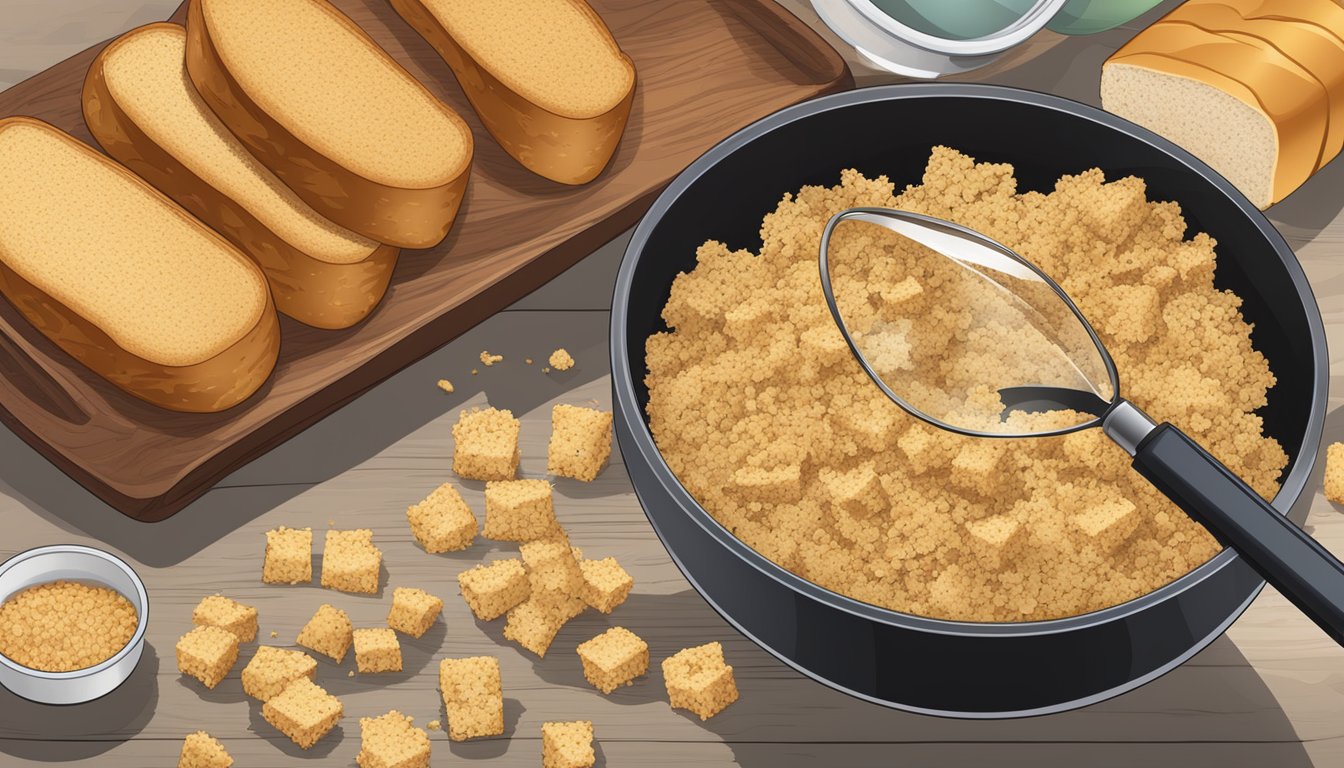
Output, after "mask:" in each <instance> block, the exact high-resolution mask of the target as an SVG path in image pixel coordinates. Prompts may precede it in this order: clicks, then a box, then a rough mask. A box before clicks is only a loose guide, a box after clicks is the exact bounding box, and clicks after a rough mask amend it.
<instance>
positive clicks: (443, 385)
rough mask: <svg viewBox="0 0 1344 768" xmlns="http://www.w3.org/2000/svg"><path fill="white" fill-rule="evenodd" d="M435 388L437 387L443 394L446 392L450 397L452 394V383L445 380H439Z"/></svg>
mask: <svg viewBox="0 0 1344 768" xmlns="http://www.w3.org/2000/svg"><path fill="white" fill-rule="evenodd" d="M435 386H437V387H438V388H439V389H442V390H443V391H444V392H447V393H448V394H450V395H451V394H453V382H451V381H449V380H447V379H439V381H438V384H436V385H435Z"/></svg>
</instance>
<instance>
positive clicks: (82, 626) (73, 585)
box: [0, 580, 257, 672]
mask: <svg viewBox="0 0 1344 768" xmlns="http://www.w3.org/2000/svg"><path fill="white" fill-rule="evenodd" d="M208 599H209V598H207V600H208ZM219 600H221V601H223V602H224V603H228V604H231V605H232V606H236V607H237V608H238V609H245V610H233V609H226V610H227V612H228V615H227V616H225V617H224V618H227V619H229V621H230V622H232V623H231V624H230V626H227V627H224V628H223V629H224V630H225V631H228V632H230V633H231V635H243V634H245V633H246V631H247V626H248V625H249V624H248V616H247V615H244V614H245V613H246V611H250V612H251V613H250V626H251V632H252V634H253V636H255V635H256V626H257V618H256V610H255V609H250V608H246V607H245V606H239V605H238V604H237V603H234V602H233V601H232V600H228V599H227V598H219ZM200 610H201V609H200V608H197V612H198V614H199V612H200ZM193 618H195V617H193ZM138 623H139V615H138V614H137V613H136V610H135V606H134V605H132V604H131V601H130V600H127V599H126V598H125V597H124V596H123V595H122V594H121V593H120V592H117V591H116V590H114V589H109V588H107V587H98V586H90V585H87V584H82V583H80V582H77V581H64V580H61V581H52V582H48V583H46V584H37V585H34V586H31V587H27V588H25V589H22V590H19V591H18V592H16V593H14V594H12V595H10V596H9V597H8V598H6V599H5V601H4V604H3V605H0V653H2V654H4V655H5V656H6V657H8V658H10V659H13V660H14V661H16V662H18V663H19V664H22V665H23V666H25V667H28V668H30V669H37V670H41V671H43V672H72V671H74V670H77V669H87V668H88V667H92V666H94V665H96V664H101V663H102V662H104V661H106V660H108V659H110V658H112V657H113V656H115V655H117V653H118V652H119V651H121V649H122V648H125V647H126V644H127V643H128V642H130V640H131V638H132V637H133V636H134V635H135V628H136V626H137V624H138ZM196 623H197V624H204V623H207V622H204V621H196ZM235 639H236V638H235ZM234 647H235V649H236V648H237V644H236V643H235V645H234Z"/></svg>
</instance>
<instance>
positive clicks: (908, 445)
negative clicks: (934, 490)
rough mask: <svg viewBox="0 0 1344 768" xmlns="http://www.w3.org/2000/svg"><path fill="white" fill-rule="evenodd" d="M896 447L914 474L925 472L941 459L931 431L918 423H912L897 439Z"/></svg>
mask: <svg viewBox="0 0 1344 768" xmlns="http://www.w3.org/2000/svg"><path fill="white" fill-rule="evenodd" d="M896 447H897V448H900V449H901V453H903V454H905V459H906V461H907V462H908V463H909V465H910V468H911V469H912V470H914V472H915V474H916V475H921V474H923V473H925V472H927V471H928V470H929V469H930V468H931V467H933V466H934V465H936V464H937V463H938V462H940V461H942V460H943V457H942V453H941V451H940V450H939V448H938V444H937V440H936V439H935V438H934V435H933V433H932V432H931V431H930V430H929V429H928V428H927V427H924V426H922V425H920V424H915V425H912V426H911V427H910V428H909V429H907V430H906V431H905V432H904V433H903V434H902V435H901V436H900V437H899V438H898V439H897V440H896Z"/></svg>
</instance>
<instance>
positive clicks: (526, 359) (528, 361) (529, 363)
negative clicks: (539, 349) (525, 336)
mask: <svg viewBox="0 0 1344 768" xmlns="http://www.w3.org/2000/svg"><path fill="white" fill-rule="evenodd" d="M523 362H524V363H527V364H528V365H531V364H532V358H530V357H525V358H523Z"/></svg>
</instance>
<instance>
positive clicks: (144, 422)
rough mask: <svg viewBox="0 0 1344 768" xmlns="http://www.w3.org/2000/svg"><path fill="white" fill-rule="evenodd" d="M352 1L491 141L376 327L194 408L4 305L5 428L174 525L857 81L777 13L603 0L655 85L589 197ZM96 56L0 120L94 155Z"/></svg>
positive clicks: (751, 6)
mask: <svg viewBox="0 0 1344 768" xmlns="http://www.w3.org/2000/svg"><path fill="white" fill-rule="evenodd" d="M336 5H337V6H338V7H340V8H341V9H342V10H343V11H345V12H346V13H347V14H348V15H349V16H350V17H351V18H352V19H353V20H354V21H355V22H357V23H358V24H359V25H360V26H361V27H362V28H364V30H365V31H367V32H368V33H369V34H370V35H371V36H372V37H373V38H374V39H375V40H376V41H377V42H378V43H379V44H380V45H382V46H383V47H384V48H386V49H387V51H388V52H389V53H390V54H392V55H393V57H395V58H396V59H397V60H398V61H399V62H401V63H402V64H403V65H404V66H405V67H406V68H407V69H408V70H409V71H410V72H411V74H413V75H414V76H415V77H416V78H418V79H419V80H420V81H421V82H423V83H424V84H425V85H426V86H427V87H429V89H430V90H431V91H433V92H434V93H435V94H436V95H438V96H439V97H440V98H442V99H444V100H445V101H446V102H448V103H449V104H451V105H452V106H454V107H455V108H456V109H458V111H459V112H460V113H461V114H462V115H463V116H464V117H466V118H467V119H468V121H469V122H470V123H471V126H472V130H473V132H474V134H475V135H476V144H477V150H476V157H475V162H474V170H473V174H472V178H471V181H470V183H469V185H468V191H467V195H466V199H465V200H464V202H463V204H462V209H461V212H460V214H459V216H458V220H457V223H456V225H455V226H454V228H453V230H452V231H451V232H450V233H449V235H448V237H447V238H446V239H445V240H444V241H443V242H442V243H440V244H439V245H437V246H435V247H433V248H429V249H426V250H420V251H403V252H402V255H401V258H400V260H399V262H398V264H397V269H396V271H395V272H394V274H393V276H392V284H391V287H390V288H389V289H388V293H387V297H386V298H385V299H384V301H383V303H382V304H381V305H380V306H379V307H378V308H377V309H375V310H374V312H373V314H372V315H371V316H370V317H369V318H368V319H367V320H366V321H364V322H363V323H361V324H359V325H357V326H355V327H354V328H351V329H347V330H343V331H322V330H317V329H314V328H310V327H307V326H303V325H301V324H298V323H295V322H293V321H289V320H285V321H284V324H283V343H282V345H281V353H280V361H279V363H278V365H277V367H276V372H275V374H274V375H273V376H272V378H271V380H270V381H268V382H267V383H266V384H265V385H264V386H263V387H262V389H261V390H260V391H259V392H258V393H257V394H256V395H254V396H253V397H251V398H249V399H248V400H247V401H245V402H244V403H242V404H241V405H239V406H237V407H235V408H233V409H230V410H229V411H226V412H224V413H220V414H194V415H184V414H174V413H167V412H164V411H162V410H160V409H157V408H155V407H153V406H150V405H147V404H145V403H142V402H139V401H136V400H135V399H134V398H131V397H128V396H126V395H124V394H123V393H121V392H120V391H118V390H116V389H115V388H114V387H112V386H111V385H109V384H107V383H106V382H104V381H102V380H101V379H99V378H98V377H97V376H96V375H94V374H92V373H91V372H89V371H88V370H86V369H84V368H83V367H82V366H80V365H79V364H77V363H75V362H74V361H73V360H72V359H71V358H69V357H68V356H66V355H65V354H64V353H61V352H60V351H59V350H58V349H56V348H55V347H54V345H52V344H50V343H49V342H48V341H47V340H46V339H45V338H44V337H42V336H41V334H39V333H37V332H36V331H35V330H34V329H33V328H31V327H30V326H29V325H28V324H27V323H26V322H24V321H23V319H22V318H21V317H20V316H18V314H17V313H16V312H15V311H14V310H13V308H12V307H11V306H10V305H8V304H7V303H0V333H2V334H3V335H4V337H5V339H4V341H3V342H0V421H3V422H4V423H5V425H7V426H8V427H9V428H10V429H12V430H13V431H15V432H16V433H18V434H20V435H22V436H23V437H24V439H25V440H26V441H28V442H29V443H30V444H32V445H33V446H34V447H36V448H37V450H38V451H40V452H41V453H43V455H45V456H47V457H48V458H49V459H50V460H51V461H53V462H54V463H56V464H57V465H58V466H60V467H61V468H62V469H63V470H64V471H65V472H67V473H68V474H70V475H71V476H72V477H73V478H75V479H76V480H77V481H79V482H81V483H83V484H84V485H85V486H87V487H88V488H89V489H90V490H91V491H92V492H93V493H94V494H95V495H97V496H98V497H100V498H101V499H103V500H104V501H106V502H107V503H108V504H110V505H111V506H113V507H115V508H117V509H119V510H120V511H122V512H124V513H126V514H128V515H130V516H133V517H136V518H138V519H142V520H159V519H162V518H164V517H167V516H168V515H171V514H172V513H174V512H176V511H177V510H179V509H181V508H182V507H183V506H184V505H185V504H187V503H188V502H190V501H191V500H192V499H194V498H196V497H197V496H199V495H200V494H201V493H203V492H204V491H205V490H206V489H207V488H209V487H210V485H212V484H213V483H214V482H216V481H218V480H219V479H220V478H222V477H224V476H225V475H226V474H228V472H230V471H232V470H233V469H235V468H237V467H238V466H240V465H241V464H243V463H246V462H247V461H248V460H250V459H252V458H255V457H256V456H257V455H259V454H261V453H264V452H265V451H267V450H269V449H271V448H273V447H274V446H275V445H277V444H279V443H281V442H283V441H284V440H286V439H288V438H289V437H292V436H293V435H294V434H296V433H298V432H299V431H301V430H303V429H304V428H306V427H308V426H310V425H311V424H312V423H314V422H315V421H317V420H318V419H320V418H322V417H323V416H325V415H327V414H328V413H330V412H331V411H333V410H335V409H337V408H339V407H340V406H341V405H343V404H345V403H346V402H348V401H349V400H350V399H351V398H353V397H355V396H357V395H358V394H359V393H360V392H363V391H364V390H366V389H368V388H369V387H370V386H372V385H373V384H375V383H377V382H378V381H380V380H382V379H384V378H386V377H387V376H389V375H391V374H392V373H394V372H396V371H398V370H400V369H401V368H403V367H405V366H406V365H407V364H408V363H410V362H412V361H414V360H416V359H417V358H419V357H422V356H423V355H424V354H426V353H427V352H429V351H431V350H433V349H435V348H436V347H438V346H440V345H442V344H443V343H445V342H446V341H448V340H450V339H452V338H454V337H456V336H458V335H459V334H461V333H462V332H463V331H465V330H467V329H468V328H470V327H472V326H473V325H475V324H477V323H479V322H480V321H481V320H483V319H485V318H487V317H489V316H490V315H491V314H492V313H494V312H495V311H497V310H499V309H501V308H503V307H504V306H506V305H508V304H509V303H510V302H512V301H515V300H517V299H518V298H520V297H522V296H524V295H526V294H527V293H528V292H530V291H531V290H533V289H534V288H536V287H538V286H539V285H541V284H543V283H545V282H546V281H547V280H549V279H550V278H552V277H554V276H555V275H556V274H558V273H559V272H561V271H562V270H563V269H565V268H566V267H568V266H570V265H572V264H573V263H574V262H576V261H578V260H579V259H581V258H582V257H583V256H585V255H587V254H588V253H590V252H591V251H592V250H593V249H594V248H596V247H597V246H599V245H601V244H602V243H604V242H606V241H607V240H609V239H611V238H612V237H614V236H615V235H617V234H619V233H620V232H621V231H623V230H624V229H626V228H627V227H629V226H630V225H631V224H632V223H634V221H635V219H636V218H637V217H638V216H639V214H640V213H642V211H643V210H644V208H645V207H647V205H648V204H649V203H650V202H651V201H652V198H653V196H654V195H655V194H656V193H657V192H658V191H659V190H660V189H661V187H662V186H663V185H664V184H666V182H667V181H669V180H670V179H671V178H672V177H673V176H674V175H676V173H677V172H679V171H680V170H681V169H682V168H683V167H685V166H686V165H687V164H688V163H689V162H690V161H691V160H693V159H695V157H697V156H698V155H699V154H700V153H701V152H703V151H704V150H706V149H708V148H709V147H710V146H711V145H713V144H714V143H715V142H717V141H719V140H720V139H722V138H724V137H725V136H727V135H728V134H729V133H731V132H732V131H734V130H736V129H737V128H740V127H742V126H744V125H746V124H747V123H749V122H751V121H752V120H755V119H757V118H759V117H762V116H764V115H766V114H768V113H770V112H772V111H774V110H776V109H778V108H780V107H783V106H786V105H788V104H792V103H794V102H797V101H801V100H803V99H806V98H808V97H810V96H814V95H817V94H819V93H824V92H827V91H832V90H837V89H840V88H844V87H848V86H849V85H850V82H851V81H850V79H849V74H848V70H847V69H846V67H845V65H844V62H843V60H842V59H841V58H840V57H839V56H838V54H836V53H835V52H834V51H833V50H831V49H830V48H829V47H828V46H827V45H826V44H825V43H824V42H822V41H821V40H820V38H818V37H816V36H815V35H814V34H813V33H812V32H811V30H810V29H808V27H806V26H805V25H803V24H802V23H800V22H799V21H797V19H795V18H793V17H792V16H791V15H789V14H788V12H787V11H784V10H782V9H781V8H779V7H778V6H776V5H774V4H773V3H771V2H769V1H768V0H692V1H689V2H679V3H676V4H675V5H672V4H653V5H650V4H647V3H641V2H637V0H599V1H598V2H594V3H593V5H594V7H595V8H596V9H597V10H598V11H599V12H600V13H601V14H602V16H603V18H604V19H605V20H606V22H607V24H608V25H609V26H610V27H611V29H612V31H613V34H614V35H615V36H616V38H617V39H618V40H620V42H621V45H622V46H623V48H624V49H625V50H626V51H627V52H628V54H629V55H630V57H631V58H632V59H633V60H634V62H635V65H636V67H637V68H638V70H639V86H638V88H637V91H636V94H635V102H634V106H633V111H632V114H631V119H630V123H629V126H628V127H627V129H626V132H625V136H624V138H623V139H622V142H621V145H620V147H619V148H618V150H617V152H616V155H615V157H614V158H613V160H612V163H611V165H610V166H609V167H608V168H607V170H606V171H604V173H603V174H602V175H601V176H600V177H599V178H598V179H597V180H595V181H593V182H592V183H590V184H588V185H586V186H583V187H578V188H575V187H566V186H564V185H560V184H556V183H554V182H550V181H546V180H544V179H541V178H539V177H536V176H534V175H532V174H531V173H529V172H528V171H526V170H524V169H523V168H522V167H521V166H519V165H518V164H517V163H516V162H515V161H514V160H513V159H512V158H510V157H508V155H506V154H505V153H504V152H503V150H501V149H500V148H499V146H498V145H496V144H495V143H494V142H493V141H491V140H490V138H489V137H488V135H487V134H486V133H485V132H484V130H483V129H481V127H480V123H479V121H478V120H476V118H475V116H474V114H473V113H472V111H471V109H470V108H469V106H468V105H467V104H466V103H465V98H464V97H463V95H462V92H461V90H460V89H459V88H458V86H457V83H456V82H455V81H454V79H453V77H452V74H451V72H450V70H449V69H448V67H447V65H446V64H445V63H444V62H443V61H442V60H441V59H440V58H439V56H438V54H436V53H435V52H434V51H433V49H432V48H430V46H429V45H428V44H427V43H426V42H425V41H424V40H422V39H421V38H420V37H419V36H418V35H416V34H415V33H414V32H413V31H412V30H411V29H410V28H409V27H408V26H407V25H406V24H405V22H403V21H402V20H401V19H400V18H398V17H397V16H396V14H395V13H394V12H393V11H392V9H391V8H390V6H389V5H388V4H387V3H385V2H383V0H339V1H338V2H336ZM181 17H182V11H181V10H179V12H178V13H177V14H176V15H175V19H176V20H181ZM762 18H769V19H771V23H770V24H762V23H759V22H760V20H761V19H762ZM100 47H101V46H95V47H94V48H91V49H89V50H87V51H84V52H83V53H80V54H78V55H77V56H74V57H72V58H71V59H69V60H67V61H65V62H62V63H61V64H58V65H56V66H55V67H53V68H51V69H50V70H48V71H46V72H44V73H43V74H41V75H38V76H36V77H34V78H31V79H29V80H27V81H25V82H23V83H20V84H19V85H17V86H14V87H13V88H10V89H9V90H7V91H5V92H4V93H3V94H0V116H6V115H10V114H28V115H33V116H35V117H39V118H42V119H44V120H47V121H48V122H51V123H53V124H55V125H57V126H58V127H60V128H63V129H65V130H68V131H70V132H71V133H73V134H75V135H76V136H77V137H79V138H80V139H82V140H85V141H90V142H91V138H90V136H89V134H88V132H87V130H86V128H85V126H84V123H83V119H82V117H81V116H80V112H79V93H80V88H81V86H82V83H83V77H84V73H85V71H86V70H87V68H88V65H89V63H90V62H91V61H92V59H93V57H94V56H95V55H96V54H97V52H98V50H100ZM785 51H789V53H787V54H786V53H785Z"/></svg>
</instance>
